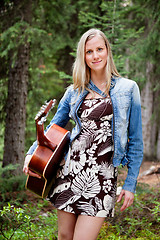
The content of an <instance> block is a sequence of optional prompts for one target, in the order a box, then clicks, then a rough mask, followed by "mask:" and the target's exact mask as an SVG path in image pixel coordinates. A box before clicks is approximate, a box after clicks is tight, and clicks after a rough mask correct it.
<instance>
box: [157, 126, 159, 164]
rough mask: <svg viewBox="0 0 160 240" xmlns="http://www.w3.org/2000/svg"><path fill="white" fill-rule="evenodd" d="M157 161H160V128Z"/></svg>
mask: <svg viewBox="0 0 160 240" xmlns="http://www.w3.org/2000/svg"><path fill="white" fill-rule="evenodd" d="M157 159H158V161H160V127H159V131H158V140H157Z"/></svg>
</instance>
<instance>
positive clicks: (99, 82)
mask: <svg viewBox="0 0 160 240" xmlns="http://www.w3.org/2000/svg"><path fill="white" fill-rule="evenodd" d="M91 80H92V82H93V83H94V84H95V85H96V86H97V87H98V88H99V89H100V90H102V91H104V88H105V87H106V82H107V76H106V72H105V73H104V72H103V73H97V72H91Z"/></svg>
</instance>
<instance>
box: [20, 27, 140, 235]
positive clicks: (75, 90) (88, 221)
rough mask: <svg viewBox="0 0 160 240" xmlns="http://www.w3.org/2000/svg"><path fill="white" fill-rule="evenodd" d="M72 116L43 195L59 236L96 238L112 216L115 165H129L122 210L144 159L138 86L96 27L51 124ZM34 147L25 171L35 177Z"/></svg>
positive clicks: (85, 36)
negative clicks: (59, 161)
mask: <svg viewBox="0 0 160 240" xmlns="http://www.w3.org/2000/svg"><path fill="white" fill-rule="evenodd" d="M70 118H72V119H73V120H74V121H75V127H74V128H73V130H72V133H71V138H70V148H69V151H68V153H67V154H66V156H65V164H64V165H63V166H61V169H60V171H59V173H58V175H57V178H56V184H55V185H54V187H53V188H52V189H51V190H50V193H49V195H48V197H47V199H48V200H50V201H51V202H52V204H53V206H54V207H56V208H57V212H58V239H59V240H82V239H83V240H95V239H96V238H97V236H98V233H99V231H100V228H101V226H102V224H103V222H104V220H105V218H106V217H113V216H114V206H115V201H116V184H117V166H119V165H120V164H122V165H126V164H127V166H128V175H127V178H126V180H125V183H124V185H123V189H122V191H121V193H120V195H119V197H118V200H117V202H120V201H121V200H122V197H124V201H123V204H122V206H121V211H123V210H125V209H126V208H127V207H129V206H130V205H131V204H132V203H133V199H134V193H135V188H136V182H137V176H138V173H139V168H140V165H141V162H142V158H143V142H142V123H141V105H140V94H139V89H138V86H137V84H136V83H135V82H134V81H132V80H128V79H125V78H123V77H121V76H120V74H119V73H118V71H117V69H116V67H115V64H114V62H113V58H112V52H111V48H110V44H109V42H108V40H107V38H106V36H105V34H104V33H103V32H102V31H100V30H98V29H90V30H89V31H87V32H85V33H84V34H83V35H82V37H81V39H80V41H79V43H78V47H77V56H76V60H75V63H74V66H73V85H71V86H69V87H68V89H67V90H66V92H65V94H64V96H63V98H62V99H61V101H60V103H59V105H58V109H57V112H56V114H55V116H54V117H53V119H52V121H51V123H50V125H52V124H53V123H55V124H57V125H59V126H61V127H65V126H66V124H67V122H68V121H69V119H70ZM50 125H49V126H50ZM36 145H37V143H36V142H35V143H34V144H33V145H32V146H31V148H30V149H29V151H28V153H27V156H26V160H25V164H24V172H25V173H26V174H30V175H34V173H32V172H30V171H29V170H28V167H27V163H28V161H29V159H30V157H31V155H32V153H33V152H34V150H35V147H36ZM35 176H37V175H35Z"/></svg>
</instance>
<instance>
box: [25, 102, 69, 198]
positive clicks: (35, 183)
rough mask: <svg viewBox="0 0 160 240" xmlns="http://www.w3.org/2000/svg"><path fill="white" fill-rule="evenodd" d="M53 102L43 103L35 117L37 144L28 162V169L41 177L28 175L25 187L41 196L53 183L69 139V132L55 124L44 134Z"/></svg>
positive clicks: (45, 193) (44, 195)
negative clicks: (45, 123)
mask: <svg viewBox="0 0 160 240" xmlns="http://www.w3.org/2000/svg"><path fill="white" fill-rule="evenodd" d="M55 102H56V101H55V99H54V100H50V101H49V102H48V103H46V104H45V105H43V106H42V107H41V109H40V111H39V113H38V114H37V115H36V117H35V122H36V130H37V143H38V145H37V148H36V149H35V151H34V153H33V155H32V157H31V159H30V162H29V164H28V167H29V169H30V170H31V171H32V172H35V173H38V174H39V175H40V176H41V178H37V177H33V176H29V175H28V177H27V181H26V188H27V189H28V190H30V191H32V192H34V193H36V194H37V195H39V196H41V197H42V198H45V197H46V196H47V195H48V192H49V190H50V188H51V186H52V185H53V184H54V181H55V177H56V173H57V169H58V167H59V164H60V162H61V161H62V159H63V156H64V152H65V151H66V149H67V147H68V145H69V140H70V132H69V131H67V130H66V129H64V128H62V127H60V126H58V125H56V124H53V125H51V127H50V128H49V129H48V130H47V132H46V134H44V122H45V121H46V118H47V116H48V113H49V111H50V110H51V108H53V106H54V105H55Z"/></svg>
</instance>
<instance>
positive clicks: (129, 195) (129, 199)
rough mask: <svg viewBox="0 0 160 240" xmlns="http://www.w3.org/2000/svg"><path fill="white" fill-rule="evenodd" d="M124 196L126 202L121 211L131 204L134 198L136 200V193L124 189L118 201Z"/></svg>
mask: <svg viewBox="0 0 160 240" xmlns="http://www.w3.org/2000/svg"><path fill="white" fill-rule="evenodd" d="M123 196H124V202H123V205H122V207H121V209H120V210H121V211H124V210H125V209H126V208H127V207H129V206H131V205H132V203H133V200H134V193H132V192H130V191H127V190H124V189H122V191H121V193H120V195H119V197H118V199H117V202H120V201H121V200H122V197H123Z"/></svg>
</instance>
